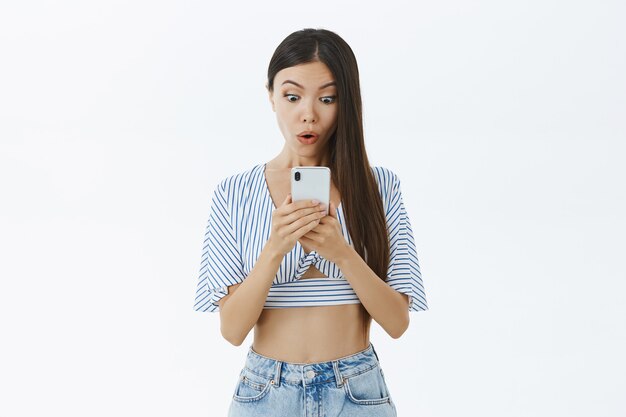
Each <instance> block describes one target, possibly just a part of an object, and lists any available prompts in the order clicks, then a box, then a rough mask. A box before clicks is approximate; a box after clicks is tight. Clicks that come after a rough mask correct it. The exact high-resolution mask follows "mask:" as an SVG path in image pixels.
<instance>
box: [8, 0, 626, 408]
mask: <svg viewBox="0 0 626 417" xmlns="http://www.w3.org/2000/svg"><path fill="white" fill-rule="evenodd" d="M625 19H626V7H625V6H624V3H623V2H619V1H596V2H592V1H585V2H583V1H573V2H572V1H564V0H560V1H559V0H548V1H545V0H544V1H535V0H533V1H526V2H501V1H486V0H480V1H473V2H467V1H458V0H457V1H444V2H423V1H422V2H408V1H407V2H398V1H386V2H384V5H381V4H368V3H363V2H360V1H348V2H339V3H336V2H329V1H318V2H309V3H306V4H305V3H294V2H288V1H282V2H277V1H274V2H248V3H239V2H233V3H229V4H220V5H219V6H217V5H214V4H211V3H210V2H200V1H195V2H175V1H168V2H154V1H127V0H126V1H108V2H97V3H96V2H84V1H63V2H52V1H34V2H11V3H9V2H4V3H3V5H2V6H0V61H1V63H0V191H1V195H0V198H1V204H0V258H1V260H0V274H1V288H0V320H1V327H0V329H1V332H2V333H1V335H2V343H0V350H1V356H0V384H1V386H0V390H1V392H2V394H1V397H2V398H1V400H0V415H2V416H10V417H17V416H44V415H45V416H64V417H70V416H81V417H82V416H94V417H97V416H107V417H108V416H133V417H134V416H155V417H156V416H209V415H211V416H222V415H225V414H226V410H227V407H228V405H229V403H230V401H231V398H232V394H233V391H234V388H235V384H236V382H237V377H238V373H239V370H240V369H241V368H242V367H243V364H244V360H245V355H246V353H247V350H248V348H249V346H250V345H251V343H252V333H250V335H249V336H248V339H246V341H245V342H244V344H243V345H241V346H239V347H234V346H232V345H230V344H229V343H228V342H227V341H225V340H224V339H223V338H222V337H221V335H220V330H219V316H218V315H217V313H199V312H195V311H193V302H194V292H195V287H196V279H197V274H198V270H199V265H200V255H201V247H202V241H203V236H204V228H205V225H206V222H207V219H208V213H209V207H210V194H211V191H212V190H213V187H214V186H215V185H216V184H217V182H218V181H219V180H221V179H222V178H224V177H226V176H227V175H231V174H234V173H237V172H241V171H243V170H246V169H248V168H250V167H252V166H253V165H255V164H258V163H262V162H266V161H269V160H270V159H271V158H272V157H274V156H275V155H276V154H278V152H279V151H280V149H281V148H282V146H283V143H284V139H283V137H282V135H281V133H280V131H279V129H278V126H277V123H276V118H275V113H273V112H272V110H271V107H270V103H269V100H268V97H267V94H266V91H265V88H264V84H265V77H266V74H267V65H268V63H269V59H270V57H271V55H272V53H273V51H274V49H275V48H276V46H277V45H278V44H279V43H280V41H281V40H282V39H283V38H284V37H286V36H287V35H288V34H289V33H291V32H293V31H295V30H298V29H302V28H305V27H314V28H325V29H329V30H333V31H335V32H337V33H338V34H339V35H340V36H342V37H343V38H344V39H345V40H346V41H347V42H348V43H349V44H350V45H351V47H352V48H353V50H354V53H355V55H356V57H357V60H358V64H359V69H360V75H361V87H362V97H363V105H364V123H365V140H366V146H367V149H368V153H369V157H370V162H371V163H372V164H373V165H382V166H386V167H389V168H390V169H392V170H393V171H395V172H396V173H397V174H398V176H399V177H400V179H401V182H402V190H403V194H404V201H405V204H406V208H407V211H408V214H409V217H410V219H411V221H412V224H413V229H414V233H415V240H416V246H417V250H418V256H419V259H420V265H421V269H422V276H423V279H424V286H425V290H426V295H427V297H428V303H429V307H430V309H429V310H428V311H425V312H423V311H422V312H417V313H411V324H410V327H409V329H408V330H407V332H406V333H405V334H404V335H403V336H402V337H401V338H399V339H397V340H395V339H392V338H391V337H389V336H388V335H387V334H386V333H385V332H384V331H383V330H382V328H381V327H380V326H379V325H378V324H377V323H375V322H374V323H373V325H372V335H371V336H372V339H371V340H372V342H373V343H374V345H375V346H376V348H377V350H378V353H379V354H380V359H381V365H382V367H383V369H384V370H385V375H386V377H387V380H388V385H389V388H390V392H391V394H392V397H393V398H394V400H395V402H396V404H397V408H398V412H399V415H400V416H402V417H405V416H423V417H457V416H459V417H460V416H464V417H465V416H476V417H478V416H480V417H492V416H493V417H496V416H497V417H501V416H507V417H508V416H511V417H517V416H529V417H535V416H550V417H552V416H567V417H578V416H581V417H582V416H590V415H597V416H603V417H618V416H620V417H622V416H624V415H626V399H625V397H624V393H625V392H626V377H625V375H626V361H625V360H624V358H623V355H624V352H626V334H625V329H626V284H625V279H626V274H625V269H626V268H625V267H624V253H625V252H626V251H625V249H626V247H625V240H624V236H625V233H626V222H625V221H624V213H626V192H625V189H626V187H625V185H624V179H625V178H626V169H625V168H624V160H625V158H626V152H625V151H626V145H625V140H626V127H625V125H626V123H625V115H626V77H624V74H626V54H625V50H626V30H625V29H624V24H623V23H624V21H625Z"/></svg>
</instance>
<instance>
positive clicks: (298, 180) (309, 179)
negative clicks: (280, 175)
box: [291, 166, 330, 215]
mask: <svg viewBox="0 0 626 417" xmlns="http://www.w3.org/2000/svg"><path fill="white" fill-rule="evenodd" d="M312 199H316V200H318V201H319V202H320V203H321V204H325V205H326V211H325V214H326V215H328V209H329V202H330V168H328V167H306V166H305V167H293V168H291V201H293V202H295V201H300V200H312Z"/></svg>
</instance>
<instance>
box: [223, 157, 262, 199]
mask: <svg viewBox="0 0 626 417" xmlns="http://www.w3.org/2000/svg"><path fill="white" fill-rule="evenodd" d="M259 175H261V176H262V175H263V164H257V165H254V166H252V167H250V168H247V169H245V170H240V171H236V172H231V173H226V174H224V175H222V176H220V179H219V180H218V183H217V186H218V188H220V189H222V190H223V191H225V192H227V193H228V194H229V195H231V194H237V193H238V192H240V191H242V190H246V189H250V187H252V186H253V185H255V184H257V185H258V179H259ZM257 188H258V187H257Z"/></svg>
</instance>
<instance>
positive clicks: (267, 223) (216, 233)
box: [194, 164, 428, 312]
mask: <svg viewBox="0 0 626 417" xmlns="http://www.w3.org/2000/svg"><path fill="white" fill-rule="evenodd" d="M371 168H372V172H373V173H374V177H375V178H376V181H377V183H378V188H379V192H380V195H381V197H382V201H383V208H384V210H385V215H386V220H387V231H388V235H389V244H390V262H389V269H388V271H387V279H386V282H387V283H388V284H389V285H390V286H391V287H392V288H393V289H395V290H396V291H399V292H402V293H404V294H407V295H408V296H409V311H420V310H427V309H428V305H427V303H426V296H425V293H424V287H423V284H422V277H421V273H420V267H419V264H418V258H417V253H416V250H415V243H414V239H413V231H412V228H411V223H410V220H409V216H408V214H407V212H406V210H405V208H404V203H403V201H402V193H401V190H400V180H399V179H398V177H397V176H396V174H395V173H393V172H392V171H391V170H389V169H387V168H384V167H380V166H376V167H371ZM341 207H342V205H341V203H339V205H338V207H337V220H338V222H339V224H340V225H341V230H342V233H343V235H344V237H345V238H346V240H347V241H348V244H350V246H352V240H351V239H350V236H349V233H348V230H347V225H346V224H345V221H344V217H343V211H342V210H341ZM275 209H276V206H275V205H274V202H273V201H272V198H271V195H270V192H269V188H268V187H267V182H266V180H265V164H259V165H256V166H254V167H253V168H251V169H248V170H247V171H244V172H241V173H237V174H234V175H231V176H229V177H226V178H224V179H222V180H221V181H220V182H219V183H218V184H217V186H216V187H215V189H214V191H213V195H212V199H211V208H210V211H209V218H208V222H207V225H206V231H205V234H204V242H203V246H202V255H201V261H200V271H199V275H198V277H197V286H196V292H195V300H194V310H196V311H202V312H214V311H219V304H218V303H217V302H218V301H219V300H220V299H222V298H223V297H224V296H225V295H226V294H228V286H229V285H233V284H237V283H240V282H243V280H244V279H245V278H246V277H247V276H248V274H249V273H250V271H251V270H252V268H253V267H254V263H255V262H256V260H257V259H258V258H259V255H260V254H261V250H262V249H263V246H264V244H265V242H266V241H267V240H268V239H269V237H270V232H271V219H272V211H273V210H275ZM311 265H315V267H316V268H317V269H318V270H319V271H320V272H322V273H323V274H324V275H326V277H319V278H305V279H300V278H301V277H302V275H304V273H305V272H306V271H307V270H308V269H309V267H310V266H311ZM358 303H360V301H359V298H358V297H357V295H356V293H355V291H354V290H353V289H352V287H351V285H350V283H349V282H348V281H347V280H346V279H345V277H344V276H343V275H342V273H341V270H340V269H339V268H338V267H337V265H335V264H334V263H332V262H330V261H328V260H326V259H324V258H323V257H322V256H321V255H319V254H318V253H317V252H316V251H315V250H312V251H311V252H310V253H308V254H307V253H305V252H304V249H303V248H302V245H301V244H300V242H298V241H296V244H295V246H294V248H293V249H292V250H291V252H289V253H287V254H286V255H285V257H284V258H283V260H282V263H281V264H280V266H279V268H278V272H277V273H276V276H275V277H274V280H273V282H272V286H271V288H270V291H269V293H268V296H267V299H266V301H265V305H264V308H267V309H273V308H286V307H306V306H323V305H337V304H358Z"/></svg>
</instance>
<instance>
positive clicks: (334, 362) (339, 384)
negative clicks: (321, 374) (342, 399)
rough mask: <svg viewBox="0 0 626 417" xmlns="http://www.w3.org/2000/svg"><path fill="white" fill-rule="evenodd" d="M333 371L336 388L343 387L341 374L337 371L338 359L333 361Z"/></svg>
mask: <svg viewBox="0 0 626 417" xmlns="http://www.w3.org/2000/svg"><path fill="white" fill-rule="evenodd" d="M333 371H334V372H335V382H337V388H341V387H343V376H341V372H339V361H333Z"/></svg>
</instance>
